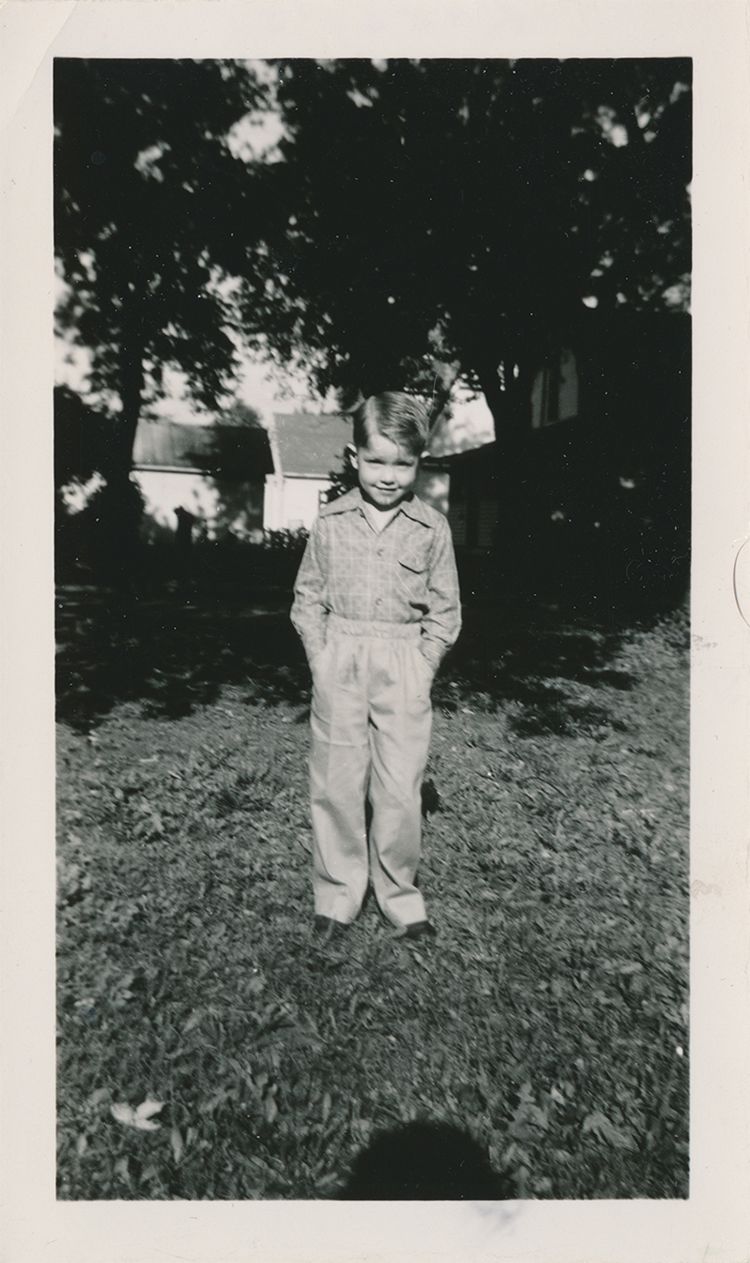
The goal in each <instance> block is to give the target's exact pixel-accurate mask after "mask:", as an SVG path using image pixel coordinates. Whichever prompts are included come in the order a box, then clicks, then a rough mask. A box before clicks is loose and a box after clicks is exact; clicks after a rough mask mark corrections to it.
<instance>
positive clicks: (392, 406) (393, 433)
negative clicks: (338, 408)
mask: <svg viewBox="0 0 750 1263" xmlns="http://www.w3.org/2000/svg"><path fill="white" fill-rule="evenodd" d="M352 419H353V421H354V446H355V447H367V444H368V441H369V439H370V436H371V435H372V434H382V435H383V438H386V439H390V440H391V442H392V443H395V444H396V445H397V446H398V447H403V448H404V450H405V451H407V452H408V453H409V454H410V456H421V455H422V453H423V452H424V449H425V446H426V444H427V438H428V432H429V427H428V421H427V413H426V412H425V409H424V407H423V405H422V404H421V403H420V402H419V400H418V399H414V398H413V397H412V396H411V395H405V394H404V393H403V391H399V390H386V391H384V392H383V394H382V395H370V398H369V399H365V400H364V401H363V402H362V403H361V404H360V405H359V407H357V408H355V410H354V412H353V413H352Z"/></svg>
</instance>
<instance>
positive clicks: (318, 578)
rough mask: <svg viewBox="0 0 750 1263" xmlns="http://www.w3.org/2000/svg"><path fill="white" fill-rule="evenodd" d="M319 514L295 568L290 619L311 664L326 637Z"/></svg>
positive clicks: (324, 586) (323, 566)
mask: <svg viewBox="0 0 750 1263" xmlns="http://www.w3.org/2000/svg"><path fill="white" fill-rule="evenodd" d="M321 536H322V529H321V525H320V518H317V519H316V520H315V521H314V522H313V525H312V528H311V530H310V537H309V539H308V541H307V544H306V546H305V551H304V554H303V557H302V561H301V563H300V568H299V570H298V572H297V578H296V581H295V584H294V601H293V602H292V609H291V614H290V617H291V620H292V623H293V625H294V627H295V629H296V631H297V633H298V635H299V636H300V639H301V640H302V643H303V645H304V647H305V653H306V654H307V660H308V662H309V663H311V664H312V662H313V661H314V659H315V658H316V657H317V655H318V654H319V653H320V651H321V649H322V648H323V646H324V645H325V640H326V619H327V618H328V605H327V604H326V598H325V590H326V571H325V561H324V557H325V543H324V540H323V539H322V537H321Z"/></svg>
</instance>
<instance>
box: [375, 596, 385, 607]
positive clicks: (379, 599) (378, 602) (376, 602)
mask: <svg viewBox="0 0 750 1263" xmlns="http://www.w3.org/2000/svg"><path fill="white" fill-rule="evenodd" d="M375 604H376V605H382V604H383V602H382V600H381V598H380V597H379V596H376V597H375Z"/></svg>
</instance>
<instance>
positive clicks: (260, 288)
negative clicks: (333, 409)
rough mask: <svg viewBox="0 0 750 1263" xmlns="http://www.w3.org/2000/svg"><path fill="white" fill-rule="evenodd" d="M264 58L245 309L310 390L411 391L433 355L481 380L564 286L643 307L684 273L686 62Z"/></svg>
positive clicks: (560, 300) (518, 353) (604, 303)
mask: <svg viewBox="0 0 750 1263" xmlns="http://www.w3.org/2000/svg"><path fill="white" fill-rule="evenodd" d="M275 70H276V73H277V84H276V94H275V96H276V106H277V108H278V109H279V110H280V111H281V115H282V118H283V121H284V125H285V129H286V132H285V136H284V138H283V139H282V141H281V143H280V149H281V154H282V157H283V161H282V162H279V163H277V164H275V165H274V166H273V167H272V168H270V169H269V172H268V176H269V180H270V183H271V187H272V190H273V193H272V196H273V198H274V204H275V206H276V208H277V214H276V216H275V221H274V222H275V230H273V231H272V232H271V234H270V236H269V238H268V242H267V244H268V251H267V254H266V255H265V256H263V255H261V256H257V255H255V256H254V257H253V267H252V269H251V270H250V272H249V278H248V281H249V283H248V286H247V290H246V295H247V303H246V309H245V321H246V327H247V329H248V332H249V333H250V334H251V335H255V336H262V337H263V338H265V339H267V340H268V341H269V342H270V343H271V344H272V345H273V346H274V347H275V348H276V349H277V351H278V352H279V353H280V354H281V355H282V357H283V356H291V355H292V354H293V353H299V350H300V348H301V347H303V348H305V349H306V351H307V356H308V364H309V366H310V369H311V372H312V374H313V376H314V379H315V380H316V382H317V384H318V386H320V387H321V388H325V387H329V386H331V385H337V386H341V385H343V386H346V387H348V388H349V389H356V388H361V389H363V390H364V391H365V392H366V393H367V392H368V391H370V390H374V389H378V388H382V387H385V386H388V385H392V384H394V382H403V381H404V380H408V381H410V382H411V383H412V384H416V383H421V384H422V385H423V386H424V385H425V384H426V385H429V377H428V379H427V381H425V374H426V373H427V374H428V375H429V373H430V372H432V371H434V370H433V364H434V362H435V360H436V359H437V360H443V361H446V360H447V361H450V360H454V359H455V360H456V361H457V363H459V364H460V365H461V366H462V369H463V371H464V372H468V373H469V374H470V375H473V376H474V377H475V379H476V380H477V381H478V382H479V383H481V384H482V385H483V386H484V387H485V389H487V388H488V387H490V388H491V385H492V379H493V377H494V374H495V370H496V368H497V363H498V359H499V357H500V355H501V353H502V354H504V355H506V356H508V357H509V358H510V360H511V362H513V361H514V360H515V361H518V360H522V359H523V356H524V349H525V348H527V347H528V345H529V340H530V338H529V335H530V332H531V331H532V330H533V332H534V337H535V339H536V340H537V341H538V340H539V338H540V337H543V336H544V334H545V331H549V330H551V329H555V328H559V327H560V326H561V325H563V324H564V323H565V322H566V321H568V320H569V318H570V314H571V312H578V311H579V310H580V304H581V300H582V298H584V297H587V296H589V295H594V296H595V297H596V298H597V300H598V302H599V304H600V306H601V307H602V308H603V309H605V310H606V309H612V308H614V307H615V306H616V305H621V304H626V303H627V304H630V305H632V306H634V307H636V308H639V309H640V308H649V307H654V306H659V305H661V304H662V303H663V302H664V301H665V295H666V296H667V297H669V294H668V291H669V289H670V286H674V285H681V284H684V282H685V280H686V276H687V273H688V270H689V265H690V238H689V226H688V195H687V185H688V181H689V178H690V93H689V83H690V65H689V63H688V62H686V61H684V60H676V59H658V60H653V61H644V60H641V61H633V60H629V59H625V60H607V61H600V60H597V61H590V60H589V61H581V60H570V61H563V62H561V61H551V60H533V61H509V60H488V59H481V60H476V59H473V60H429V61H413V60H403V59H401V60H391V61H388V62H385V63H383V62H379V63H373V62H372V61H368V60H345V61H330V62H315V61H311V60H293V61H279V62H276V63H275ZM624 142H627V143H624ZM495 384H496V382H495ZM490 394H491V389H490ZM489 402H490V405H491V406H492V404H493V399H492V398H491V397H490V398H489ZM495 402H497V401H496V400H495Z"/></svg>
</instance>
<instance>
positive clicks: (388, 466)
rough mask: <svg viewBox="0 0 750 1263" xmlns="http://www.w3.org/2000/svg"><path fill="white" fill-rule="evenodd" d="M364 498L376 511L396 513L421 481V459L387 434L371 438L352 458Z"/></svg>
mask: <svg viewBox="0 0 750 1263" xmlns="http://www.w3.org/2000/svg"><path fill="white" fill-rule="evenodd" d="M352 464H353V465H354V468H355V469H356V471H357V477H358V478H359V486H360V489H361V491H362V495H363V496H364V498H365V499H366V500H369V502H370V504H373V505H374V506H375V508H376V509H393V508H395V507H396V505H397V504H400V503H401V501H402V500H403V499H404V497H405V496H407V495H408V494H409V492H410V491H411V489H412V487H413V486H414V483H415V482H416V480H417V474H418V472H419V458H418V457H417V456H412V455H411V453H410V452H408V451H406V449H405V448H403V447H399V446H398V444H397V443H394V442H393V440H392V439H387V438H386V437H385V435H383V434H371V435H370V437H369V439H368V441H367V446H366V447H358V448H357V449H356V453H355V455H354V456H353V457H352Z"/></svg>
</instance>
